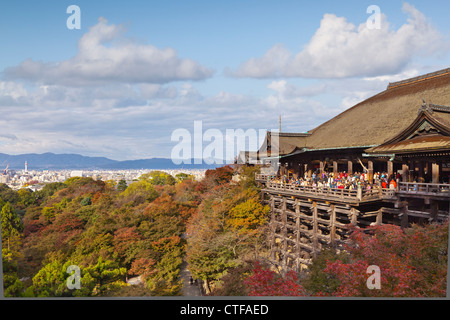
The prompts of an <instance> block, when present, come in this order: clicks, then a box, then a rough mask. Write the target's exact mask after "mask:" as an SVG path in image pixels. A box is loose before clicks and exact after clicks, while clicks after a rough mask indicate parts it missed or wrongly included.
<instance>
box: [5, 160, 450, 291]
mask: <svg viewBox="0 0 450 320" xmlns="http://www.w3.org/2000/svg"><path fill="white" fill-rule="evenodd" d="M257 171H258V168H254V167H240V168H238V169H233V168H231V167H229V166H225V167H221V168H217V169H214V170H207V171H206V173H205V178H204V179H203V180H201V181H195V180H194V179H192V177H190V176H189V175H186V174H179V175H177V176H175V177H173V176H170V175H168V174H166V173H164V172H160V171H154V172H152V173H150V174H146V175H143V176H141V177H140V178H139V180H138V181H135V182H133V183H131V184H130V185H128V186H127V185H126V183H125V182H124V181H122V182H120V183H118V184H117V185H116V184H115V183H114V182H112V181H94V180H92V179H91V178H71V179H69V180H67V181H66V182H65V183H51V184H48V185H46V186H45V187H44V188H43V189H42V190H40V191H37V192H32V191H30V190H29V189H21V190H19V191H14V190H12V189H10V188H9V187H8V186H6V185H3V184H0V207H1V232H2V257H3V282H4V283H3V285H4V293H5V296H6V297H71V296H84V297H99V296H103V297H105V296H106V297H112V296H116V297H120V296H175V295H181V294H182V286H183V282H182V279H181V277H180V271H181V268H182V265H183V261H186V262H187V263H188V268H189V271H190V273H191V274H192V276H193V277H194V278H195V279H199V280H201V283H202V284H203V288H204V293H205V294H207V295H218V296H221V295H223V296H245V295H255V296H351V297H354V296H357V297H370V296H377V297H380V296H383V297H436V296H438V297H442V296H446V285H447V284H446V283H447V282H446V280H447V261H448V221H447V222H446V223H444V224H434V223H433V224H427V225H424V226H418V225H414V226H413V227H412V228H409V229H401V228H400V227H397V226H393V225H382V226H374V227H369V228H367V229H358V228H356V227H353V228H352V227H350V228H349V233H350V238H349V242H348V245H347V246H346V248H345V250H341V251H340V252H339V253H337V252H335V251H333V250H323V251H322V252H320V253H319V254H318V256H317V258H315V259H314V260H313V262H312V265H311V266H310V267H309V268H308V269H307V270H305V271H302V272H301V273H295V272H293V271H292V272H287V273H283V272H280V270H277V269H276V268H274V267H273V266H271V265H270V263H267V261H268V259H267V256H268V248H267V246H266V244H267V241H266V239H265V237H266V235H267V232H266V231H267V229H266V228H267V222H268V219H269V208H268V207H267V206H264V205H262V204H261V202H260V190H259V189H258V187H257V185H256V183H255V180H254V177H255V172H257ZM373 266H375V267H376V268H377V269H378V270H379V274H380V278H379V285H380V287H379V288H375V289H374V288H373V287H370V286H368V284H367V283H368V282H367V281H368V280H369V277H370V276H371V273H370V272H369V273H368V270H369V269H370V268H372V267H373ZM73 267H75V268H78V270H79V272H80V273H79V279H80V281H79V287H75V288H73V287H70V286H68V280H69V282H70V281H72V279H73V277H74V275H76V273H74V272H75V271H74V269H73ZM369 267H370V268H369ZM370 270H372V269H370ZM135 277H140V279H141V280H142V284H141V285H130V284H129V283H127V279H130V278H135Z"/></svg>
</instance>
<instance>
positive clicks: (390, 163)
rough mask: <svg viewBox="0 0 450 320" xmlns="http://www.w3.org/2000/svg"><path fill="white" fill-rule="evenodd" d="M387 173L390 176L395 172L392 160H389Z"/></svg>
mask: <svg viewBox="0 0 450 320" xmlns="http://www.w3.org/2000/svg"><path fill="white" fill-rule="evenodd" d="M387 173H388V177H389V178H390V177H391V175H393V174H394V162H393V161H391V160H388V162H387Z"/></svg>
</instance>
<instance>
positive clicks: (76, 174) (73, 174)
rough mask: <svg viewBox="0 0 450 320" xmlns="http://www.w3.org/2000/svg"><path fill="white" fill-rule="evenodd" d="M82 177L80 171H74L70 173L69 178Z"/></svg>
mask: <svg viewBox="0 0 450 320" xmlns="http://www.w3.org/2000/svg"><path fill="white" fill-rule="evenodd" d="M82 176H83V171H82V170H74V171H71V172H70V177H71V178H73V177H82Z"/></svg>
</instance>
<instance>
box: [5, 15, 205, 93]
mask: <svg viewBox="0 0 450 320" xmlns="http://www.w3.org/2000/svg"><path fill="white" fill-rule="evenodd" d="M122 34H123V28H122V26H117V25H108V24H107V20H106V19H104V18H100V19H99V22H98V23H97V24H96V25H95V26H93V27H91V28H90V29H89V31H88V32H87V33H85V34H84V35H83V36H82V37H81V39H80V40H79V42H78V53H77V54H76V56H75V57H73V58H72V59H69V60H65V61H60V62H51V63H44V62H41V61H33V60H31V59H27V60H25V61H23V62H22V63H20V64H19V65H18V66H15V67H9V68H6V69H5V71H4V73H5V77H6V78H7V79H24V80H29V81H32V82H39V83H44V84H62V85H75V86H85V85H92V84H94V85H95V84H105V83H122V82H125V83H158V84H161V83H168V82H171V81H177V80H202V79H205V78H209V77H211V76H212V74H213V70H211V69H208V68H206V67H204V66H202V65H200V64H199V63H198V62H195V61H193V60H191V59H182V58H180V57H178V54H177V52H176V51H175V50H174V49H172V48H165V49H158V48H156V47H154V46H152V45H149V44H147V45H140V44H136V43H134V42H132V41H131V40H129V39H126V38H124V37H123V35H122Z"/></svg>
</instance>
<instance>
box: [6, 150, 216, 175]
mask: <svg viewBox="0 0 450 320" xmlns="http://www.w3.org/2000/svg"><path fill="white" fill-rule="evenodd" d="M25 161H26V162H27V165H28V170H71V169H76V170H95V169H97V170H121V169H213V168H217V167H221V166H223V165H222V164H220V162H217V163H219V164H216V163H213V164H206V163H205V162H203V161H202V164H194V159H192V161H191V164H184V163H182V164H180V165H176V164H174V163H173V162H172V160H171V159H167V158H151V159H139V160H125V161H118V160H111V159H108V158H105V157H87V156H82V155H79V154H55V153H50V152H47V153H42V154H36V153H27V154H20V155H8V154H4V153H0V170H1V171H3V170H4V169H5V168H6V166H7V165H8V164H9V169H11V170H23V169H24V168H25Z"/></svg>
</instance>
